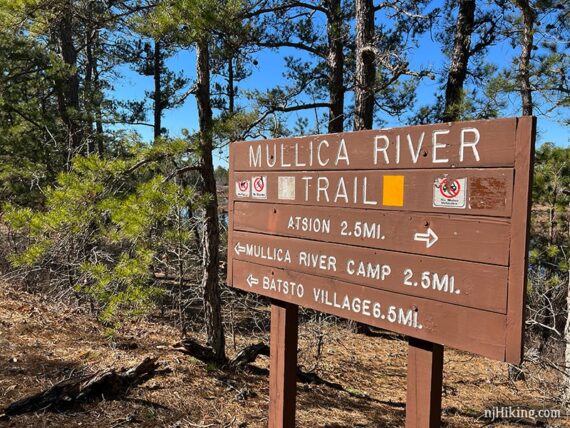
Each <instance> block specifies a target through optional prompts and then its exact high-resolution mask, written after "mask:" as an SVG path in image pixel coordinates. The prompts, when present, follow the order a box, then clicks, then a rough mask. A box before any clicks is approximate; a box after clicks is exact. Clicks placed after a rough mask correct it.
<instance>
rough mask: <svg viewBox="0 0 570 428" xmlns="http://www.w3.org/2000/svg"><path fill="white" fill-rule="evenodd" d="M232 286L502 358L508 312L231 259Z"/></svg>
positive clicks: (487, 355) (494, 357)
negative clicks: (443, 301)
mask: <svg viewBox="0 0 570 428" xmlns="http://www.w3.org/2000/svg"><path fill="white" fill-rule="evenodd" d="M233 270H234V272H233V286H234V287H236V288H239V289H242V290H246V291H250V292H254V293H257V294H261V295H264V296H267V297H270V298H272V299H275V300H281V301H284V302H288V303H293V304H295V305H300V306H304V307H307V308H311V309H315V310H318V311H322V312H326V313H330V314H333V315H337V316H339V317H342V318H347V319H351V320H354V321H358V322H362V323H365V324H369V325H372V326H376V327H379V328H384V329H386V330H390V331H395V332H397V333H402V334H405V335H408V336H411V337H416V338H418V339H423V340H427V341H430V342H434V343H440V344H442V345H445V346H450V347H452V348H457V349H461V350H464V351H468V352H474V353H476V354H479V355H483V356H486V357H489V358H492V359H496V360H503V359H504V357H505V334H506V331H505V329H506V316H505V315H502V314H497V313H493V312H488V311H481V310H477V309H471V308H466V307H460V306H457V305H452V304H447V303H441V302H437V301H434V300H429V299H423V298H420V297H412V296H406V295H402V294H398V293H393V292H388V291H382V290H377V289H373V288H370V287H364V286H359V285H355V284H350V283H347V282H342V281H337V280H334V279H332V278H322V277H318V276H315V275H309V274H305V273H300V272H296V271H293V270H284V269H278V268H275V267H269V266H262V265H258V264H254V263H249V262H244V261H241V260H235V261H234V264H233Z"/></svg>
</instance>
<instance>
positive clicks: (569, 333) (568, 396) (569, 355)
mask: <svg viewBox="0 0 570 428" xmlns="http://www.w3.org/2000/svg"><path fill="white" fill-rule="evenodd" d="M569 262H570V260H569ZM564 341H565V342H566V349H565V350H564V366H565V367H566V376H565V379H564V402H565V403H564V404H565V406H566V407H568V404H569V403H570V269H568V290H567V292H566V325H565V327H564Z"/></svg>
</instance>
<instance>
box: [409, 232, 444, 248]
mask: <svg viewBox="0 0 570 428" xmlns="http://www.w3.org/2000/svg"><path fill="white" fill-rule="evenodd" d="M438 239H439V238H438V237H437V235H436V234H435V232H434V231H433V230H431V227H428V230H427V231H426V233H416V234H415V235H414V241H422V242H425V243H426V248H429V247H431V246H432V245H433V244H435V243H436V242H437V240H438Z"/></svg>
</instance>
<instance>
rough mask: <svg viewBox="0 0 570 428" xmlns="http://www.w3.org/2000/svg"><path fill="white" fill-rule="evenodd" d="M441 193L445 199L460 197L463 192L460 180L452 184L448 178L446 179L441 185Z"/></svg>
mask: <svg viewBox="0 0 570 428" xmlns="http://www.w3.org/2000/svg"><path fill="white" fill-rule="evenodd" d="M439 192H440V193H441V195H442V196H443V197H444V198H447V199H451V198H455V197H456V196H457V195H459V192H461V183H460V182H459V180H453V181H452V182H450V181H449V180H448V179H447V178H444V179H443V181H442V182H441V183H440V186H439Z"/></svg>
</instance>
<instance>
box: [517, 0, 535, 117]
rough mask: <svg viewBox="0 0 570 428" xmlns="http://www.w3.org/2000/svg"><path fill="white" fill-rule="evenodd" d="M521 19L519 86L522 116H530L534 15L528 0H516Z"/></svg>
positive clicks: (531, 108)
mask: <svg viewBox="0 0 570 428" xmlns="http://www.w3.org/2000/svg"><path fill="white" fill-rule="evenodd" d="M516 4H517V7H518V8H519V9H520V11H521V13H522V18H523V26H524V28H523V36H522V46H521V58H520V61H519V80H520V85H521V88H520V90H521V98H522V114H523V116H532V110H533V105H532V89H531V86H530V56H531V53H532V44H533V39H534V28H533V27H534V17H535V13H534V10H533V9H532V7H531V6H530V4H529V2H528V0H516Z"/></svg>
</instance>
